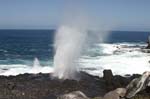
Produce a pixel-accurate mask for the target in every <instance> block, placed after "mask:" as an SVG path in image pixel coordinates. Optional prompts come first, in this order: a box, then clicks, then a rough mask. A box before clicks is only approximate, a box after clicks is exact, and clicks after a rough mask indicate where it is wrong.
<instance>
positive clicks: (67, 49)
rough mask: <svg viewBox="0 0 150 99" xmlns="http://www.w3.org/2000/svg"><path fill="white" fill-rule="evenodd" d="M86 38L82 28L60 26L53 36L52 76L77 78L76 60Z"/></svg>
mask: <svg viewBox="0 0 150 99" xmlns="http://www.w3.org/2000/svg"><path fill="white" fill-rule="evenodd" d="M85 38H86V31H85V29H83V28H79V27H73V26H61V27H60V28H59V29H58V31H57V33H56V37H55V51H56V53H55V56H54V74H53V75H54V77H58V78H59V79H77V78H76V73H77V72H78V71H77V67H76V66H77V65H78V64H77V60H78V58H79V56H80V53H81V49H82V47H83V44H84V41H85Z"/></svg>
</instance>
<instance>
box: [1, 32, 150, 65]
mask: <svg viewBox="0 0 150 99" xmlns="http://www.w3.org/2000/svg"><path fill="white" fill-rule="evenodd" d="M54 34H55V30H0V64H30V65H31V64H32V61H33V59H34V58H35V57H37V58H38V59H39V60H41V64H43V65H48V64H50V63H49V60H52V59H53V55H54V50H53V39H54ZM148 35H150V33H149V32H136V31H112V32H111V33H110V35H109V37H108V40H107V41H106V42H110V43H116V42H146V40H147V37H148Z"/></svg>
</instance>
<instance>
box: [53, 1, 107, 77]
mask: <svg viewBox="0 0 150 99" xmlns="http://www.w3.org/2000/svg"><path fill="white" fill-rule="evenodd" d="M74 5H75V6H74ZM62 17H63V18H62V22H61V23H60V25H59V27H58V28H57V31H56V35H55V40H54V45H55V55H54V64H53V65H54V73H53V76H54V77H57V78H59V79H78V77H77V74H78V65H79V64H78V59H79V57H80V56H81V54H82V51H83V50H85V49H86V48H87V47H88V46H89V45H91V44H92V43H94V42H103V41H104V39H106V37H107V35H108V34H107V33H108V32H106V29H105V30H104V29H100V30H101V31H100V30H98V31H96V32H95V30H94V32H89V31H90V30H92V31H93V29H91V28H90V27H92V24H93V22H94V20H91V19H92V18H90V15H89V14H88V11H87V10H86V7H85V6H83V4H82V2H72V0H71V1H70V2H68V3H67V6H66V7H65V8H64V14H63V15H62ZM89 33H90V35H89ZM95 37H96V40H95Z"/></svg>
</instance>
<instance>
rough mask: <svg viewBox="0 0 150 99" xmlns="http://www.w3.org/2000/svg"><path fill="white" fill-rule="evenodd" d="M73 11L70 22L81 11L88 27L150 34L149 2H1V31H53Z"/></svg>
mask: <svg viewBox="0 0 150 99" xmlns="http://www.w3.org/2000/svg"><path fill="white" fill-rule="evenodd" d="M68 2H69V3H68ZM68 9H69V12H71V11H72V12H71V13H67V12H68V11H66V10H68ZM72 9H77V10H76V14H74V16H72V17H71V18H70V19H72V20H73V19H74V17H75V16H78V11H79V12H80V10H81V11H82V12H81V13H86V14H85V15H86V16H88V20H90V22H89V23H90V26H89V27H90V28H94V29H99V28H106V29H107V28H111V29H120V30H145V31H150V0H0V28H1V29H8V28H9V29H50V28H55V27H58V26H59V25H60V24H61V22H62V21H63V19H64V16H67V15H69V14H73V13H74V12H73V11H74V10H72ZM65 20H66V19H65Z"/></svg>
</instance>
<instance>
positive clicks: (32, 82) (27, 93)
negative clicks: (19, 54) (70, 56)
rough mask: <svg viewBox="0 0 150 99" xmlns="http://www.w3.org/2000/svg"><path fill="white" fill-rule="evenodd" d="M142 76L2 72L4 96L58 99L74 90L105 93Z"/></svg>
mask: <svg viewBox="0 0 150 99" xmlns="http://www.w3.org/2000/svg"><path fill="white" fill-rule="evenodd" d="M140 76H141V75H138V74H134V75H132V76H130V77H122V76H119V75H116V76H113V74H112V72H111V70H104V77H102V78H99V77H97V76H92V75H89V74H87V73H85V72H80V77H81V79H80V80H79V81H76V80H58V79H53V78H52V77H50V74H42V73H39V74H22V75H18V76H9V77H6V76H0V99H56V97H60V96H61V95H64V94H67V93H70V92H73V91H81V92H83V93H84V94H85V95H86V96H87V97H89V98H94V97H102V96H104V95H105V94H106V93H107V92H109V91H112V90H115V89H116V88H125V87H126V86H127V85H128V84H129V83H130V82H131V81H132V80H133V79H134V78H138V77H140ZM60 99H63V98H60ZM66 99H67V98H66ZM75 99H83V98H75Z"/></svg>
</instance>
